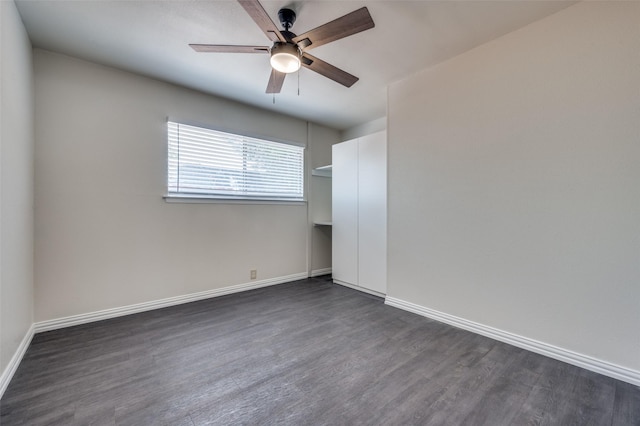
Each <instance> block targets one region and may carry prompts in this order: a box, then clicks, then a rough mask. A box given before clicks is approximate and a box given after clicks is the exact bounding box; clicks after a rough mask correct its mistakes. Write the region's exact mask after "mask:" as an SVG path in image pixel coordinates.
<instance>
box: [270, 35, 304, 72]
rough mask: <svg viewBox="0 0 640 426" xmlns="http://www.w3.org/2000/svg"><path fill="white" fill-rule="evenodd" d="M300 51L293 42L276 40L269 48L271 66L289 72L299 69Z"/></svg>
mask: <svg viewBox="0 0 640 426" xmlns="http://www.w3.org/2000/svg"><path fill="white" fill-rule="evenodd" d="M301 65H302V63H301V62H300V51H299V50H298V47H297V46H296V45H295V44H293V43H283V42H276V43H274V45H273V47H272V48H271V66H272V67H273V69H274V70H276V71H280V72H283V73H285V74H289V73H292V72H296V71H298V70H299V69H300V66H301Z"/></svg>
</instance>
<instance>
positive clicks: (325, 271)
mask: <svg viewBox="0 0 640 426" xmlns="http://www.w3.org/2000/svg"><path fill="white" fill-rule="evenodd" d="M332 271H333V269H332V268H322V269H314V270H312V271H311V277H319V276H321V275H329V274H330V273H331V272H332Z"/></svg>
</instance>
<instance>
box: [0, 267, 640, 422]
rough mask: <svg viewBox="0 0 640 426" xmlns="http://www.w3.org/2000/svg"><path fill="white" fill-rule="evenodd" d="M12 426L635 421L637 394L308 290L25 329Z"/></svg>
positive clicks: (399, 314)
mask: <svg viewBox="0 0 640 426" xmlns="http://www.w3.org/2000/svg"><path fill="white" fill-rule="evenodd" d="M0 412H1V417H0V424H1V425H2V426H11V425H29V426H37V425H136V426H140V425H174V426H183V425H184V426H187V425H188V426H197V425H232V424H247V425H249V424H251V425H253V424H255V425H258V424H259V425H271V424H283V425H491V426H496V425H636V426H637V425H640V388H638V387H636V386H632V385H629V384H626V383H624V382H620V381H617V380H614V379H611V378H608V377H605V376H602V375H598V374H595V373H592V372H589V371H587V370H583V369H581V368H578V367H574V366H571V365H568V364H565V363H562V362H560V361H555V360H552V359H550V358H546V357H543V356H540V355H536V354H534V353H531V352H528V351H525V350H522V349H518V348H515V347H512V346H509V345H506V344H503V343H500V342H497V341H494V340H491V339H488V338H485V337H481V336H478V335H475V334H473V333H469V332H466V331H463V330H459V329H456V328H453V327H450V326H448V325H445V324H441V323H438V322H436V321H432V320H429V319H426V318H423V317H420V316H418V315H414V314H411V313H408V312H404V311H402V310H399V309H396V308H392V307H389V306H386V305H384V303H383V301H382V300H381V299H379V298H376V297H373V296H369V295H366V294H363V293H360V292H357V291H355V290H351V289H347V288H344V287H341V286H338V285H334V284H332V283H331V282H330V281H329V280H328V279H327V278H321V279H309V280H303V281H297V282H294V283H288V284H282V285H277V286H273V287H268V288H264V289H259V290H253V291H249V292H245V293H239V294H234V295H229V296H224V297H219V298H215V299H209V300H205V301H201V302H195V303H189V304H186V305H180V306H175V307H171V308H165V309H160V310H156V311H151V312H145V313H141V314H136V315H130V316H127V317H121V318H115V319H111V320H106V321H100V322H96V323H91V324H86V325H81V326H76V327H70V328H66V329H62V330H56V331H51V332H47V333H41V334H37V335H36V336H35V337H34V339H33V342H32V343H31V345H30V347H29V349H28V350H27V353H26V354H25V357H24V360H23V361H22V363H21V365H20V367H19V369H18V371H17V372H16V375H15V376H14V378H13V380H12V382H11V383H10V385H9V387H8V389H7V391H6V393H5V395H4V397H3V399H2V401H0Z"/></svg>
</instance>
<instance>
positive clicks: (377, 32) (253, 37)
mask: <svg viewBox="0 0 640 426" xmlns="http://www.w3.org/2000/svg"><path fill="white" fill-rule="evenodd" d="M16 3H17V6H18V10H19V12H20V15H21V16H22V19H23V21H24V24H25V27H26V29H27V32H28V33H29V37H30V38H31V41H32V43H33V45H34V47H39V48H43V49H47V50H52V51H55V52H60V53H63V54H67V55H71V56H75V57H79V58H83V59H87V60H90V61H94V62H98V63H101V64H105V65H109V66H113V67H117V68H121V69H123V70H127V71H132V72H136V73H139V74H143V75H147V76H151V77H154V78H158V79H161V80H165V81H168V82H171V83H175V84H179V85H182V86H186V87H189V88H193V89H196V90H199V91H202V92H206V93H211V94H214V95H218V96H222V97H225V98H230V99H235V100H237V101H240V102H244V103H247V104H251V105H255V106H258V107H262V108H265V109H269V110H275V111H278V112H281V113H284V114H288V115H293V116H295V117H299V118H302V119H305V120H310V121H314V122H317V123H321V124H324V125H327V126H330V127H334V128H336V129H340V130H343V129H346V128H349V127H352V126H355V125H358V124H361V123H364V122H367V121H371V120H374V119H376V118H379V117H383V116H385V115H386V95H387V86H388V85H389V84H390V83H392V82H394V81H397V80H400V79H402V78H404V77H407V76H409V75H411V74H413V73H415V72H417V71H419V70H421V69H424V68H428V67H430V66H432V65H434V64H437V63H439V62H442V61H444V60H446V59H448V58H451V57H453V56H456V55H458V54H460V53H462V52H465V51H467V50H469V49H472V48H473V47H475V46H478V45H480V44H483V43H486V42H488V41H490V40H492V39H495V38H497V37H499V36H501V35H503V34H506V33H508V32H511V31H513V30H515V29H518V28H520V27H523V26H525V25H527V24H529V23H531V22H534V21H536V20H539V19H541V18H543V17H545V16H547V15H550V14H552V13H555V12H557V11H559V10H560V9H563V8H565V7H567V6H569V5H570V4H572V3H574V2H569V1H516V0H501V1H482V0H475V1H426V0H423V1H399V0H386V1H384V0H382V1H380V0H379V1H344V0H343V1H326V0H313V1H297V2H291V1H287V0H264V1H262V4H263V6H264V8H265V9H266V11H267V12H268V13H269V15H270V16H271V18H272V19H273V21H274V22H275V23H276V24H278V27H279V26H280V25H279V23H278V17H277V12H278V10H279V9H280V8H282V7H285V6H286V7H290V8H293V9H294V10H295V11H296V13H297V15H298V19H297V21H296V23H295V25H294V26H293V28H292V31H293V32H294V33H296V34H302V33H304V32H306V31H308V30H310V29H312V28H315V27H317V26H319V25H322V24H324V23H325V22H328V21H331V20H333V19H335V18H338V17H340V16H342V15H344V14H346V13H349V12H351V11H353V10H355V9H358V8H360V7H362V6H367V7H368V8H369V12H370V13H371V16H372V17H373V20H374V22H375V24H376V26H375V28H373V29H371V30H367V31H364V32H362V33H359V34H356V35H353V36H350V37H348V38H344V39H342V40H338V41H335V42H333V43H330V44H327V45H324V46H321V47H318V48H317V49H314V50H313V51H311V53H312V54H313V55H314V56H317V57H318V58H320V59H323V60H325V61H326V62H329V63H330V64H332V65H335V66H337V67H338V68H341V69H344V70H345V71H347V72H349V73H351V74H354V75H356V76H358V77H360V81H358V82H357V83H356V84H355V85H354V86H352V87H351V88H345V87H343V86H341V85H339V84H337V83H335V82H333V81H331V80H329V79H327V78H325V77H322V76H320V75H318V74H316V73H314V72H313V71H310V70H308V69H304V68H303V69H302V70H301V71H300V73H299V78H300V95H298V76H297V75H296V74H292V75H289V76H288V77H287V79H286V80H285V83H284V86H283V88H282V92H281V93H280V94H278V95H276V96H275V104H274V103H273V96H272V95H267V94H265V88H266V85H267V81H268V79H269V73H270V66H269V57H268V55H259V54H238V53H196V52H194V51H193V50H192V49H191V48H190V47H189V46H188V44H189V43H201V44H247V45H265V46H267V45H270V44H271V43H270V42H269V40H268V39H267V38H266V36H265V35H264V33H263V32H262V31H261V30H260V29H259V28H258V27H257V26H256V24H255V23H254V22H253V20H252V19H251V18H250V17H249V16H248V15H247V13H246V12H245V11H244V9H243V8H242V7H241V6H240V5H239V4H238V3H237V2H236V1H235V0H215V1H188V0H181V1H160V0H144V1H132V0H128V1H123V0H117V1H112V0H84V1H82V0H80V1H79V0H72V1H66V0H65V1H62V0H17V1H16Z"/></svg>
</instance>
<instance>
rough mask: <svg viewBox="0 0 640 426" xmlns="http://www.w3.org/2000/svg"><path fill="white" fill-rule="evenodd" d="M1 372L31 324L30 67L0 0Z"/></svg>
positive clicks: (19, 32)
mask: <svg viewBox="0 0 640 426" xmlns="http://www.w3.org/2000/svg"><path fill="white" fill-rule="evenodd" d="M0 40H1V45H0V372H3V375H2V377H3V379H4V378H6V376H5V375H4V373H6V372H7V371H6V369H7V366H8V365H9V363H10V361H11V358H12V357H13V356H14V354H16V352H17V350H18V348H19V346H20V343H21V342H22V341H23V339H24V338H25V336H27V332H28V330H29V329H30V327H31V324H32V323H33V72H32V66H31V65H32V64H31V43H30V42H29V39H28V37H27V34H26V32H25V30H24V27H23V26H22V21H21V20H20V16H19V15H18V11H17V10H16V7H15V4H14V3H13V1H1V2H0Z"/></svg>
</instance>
